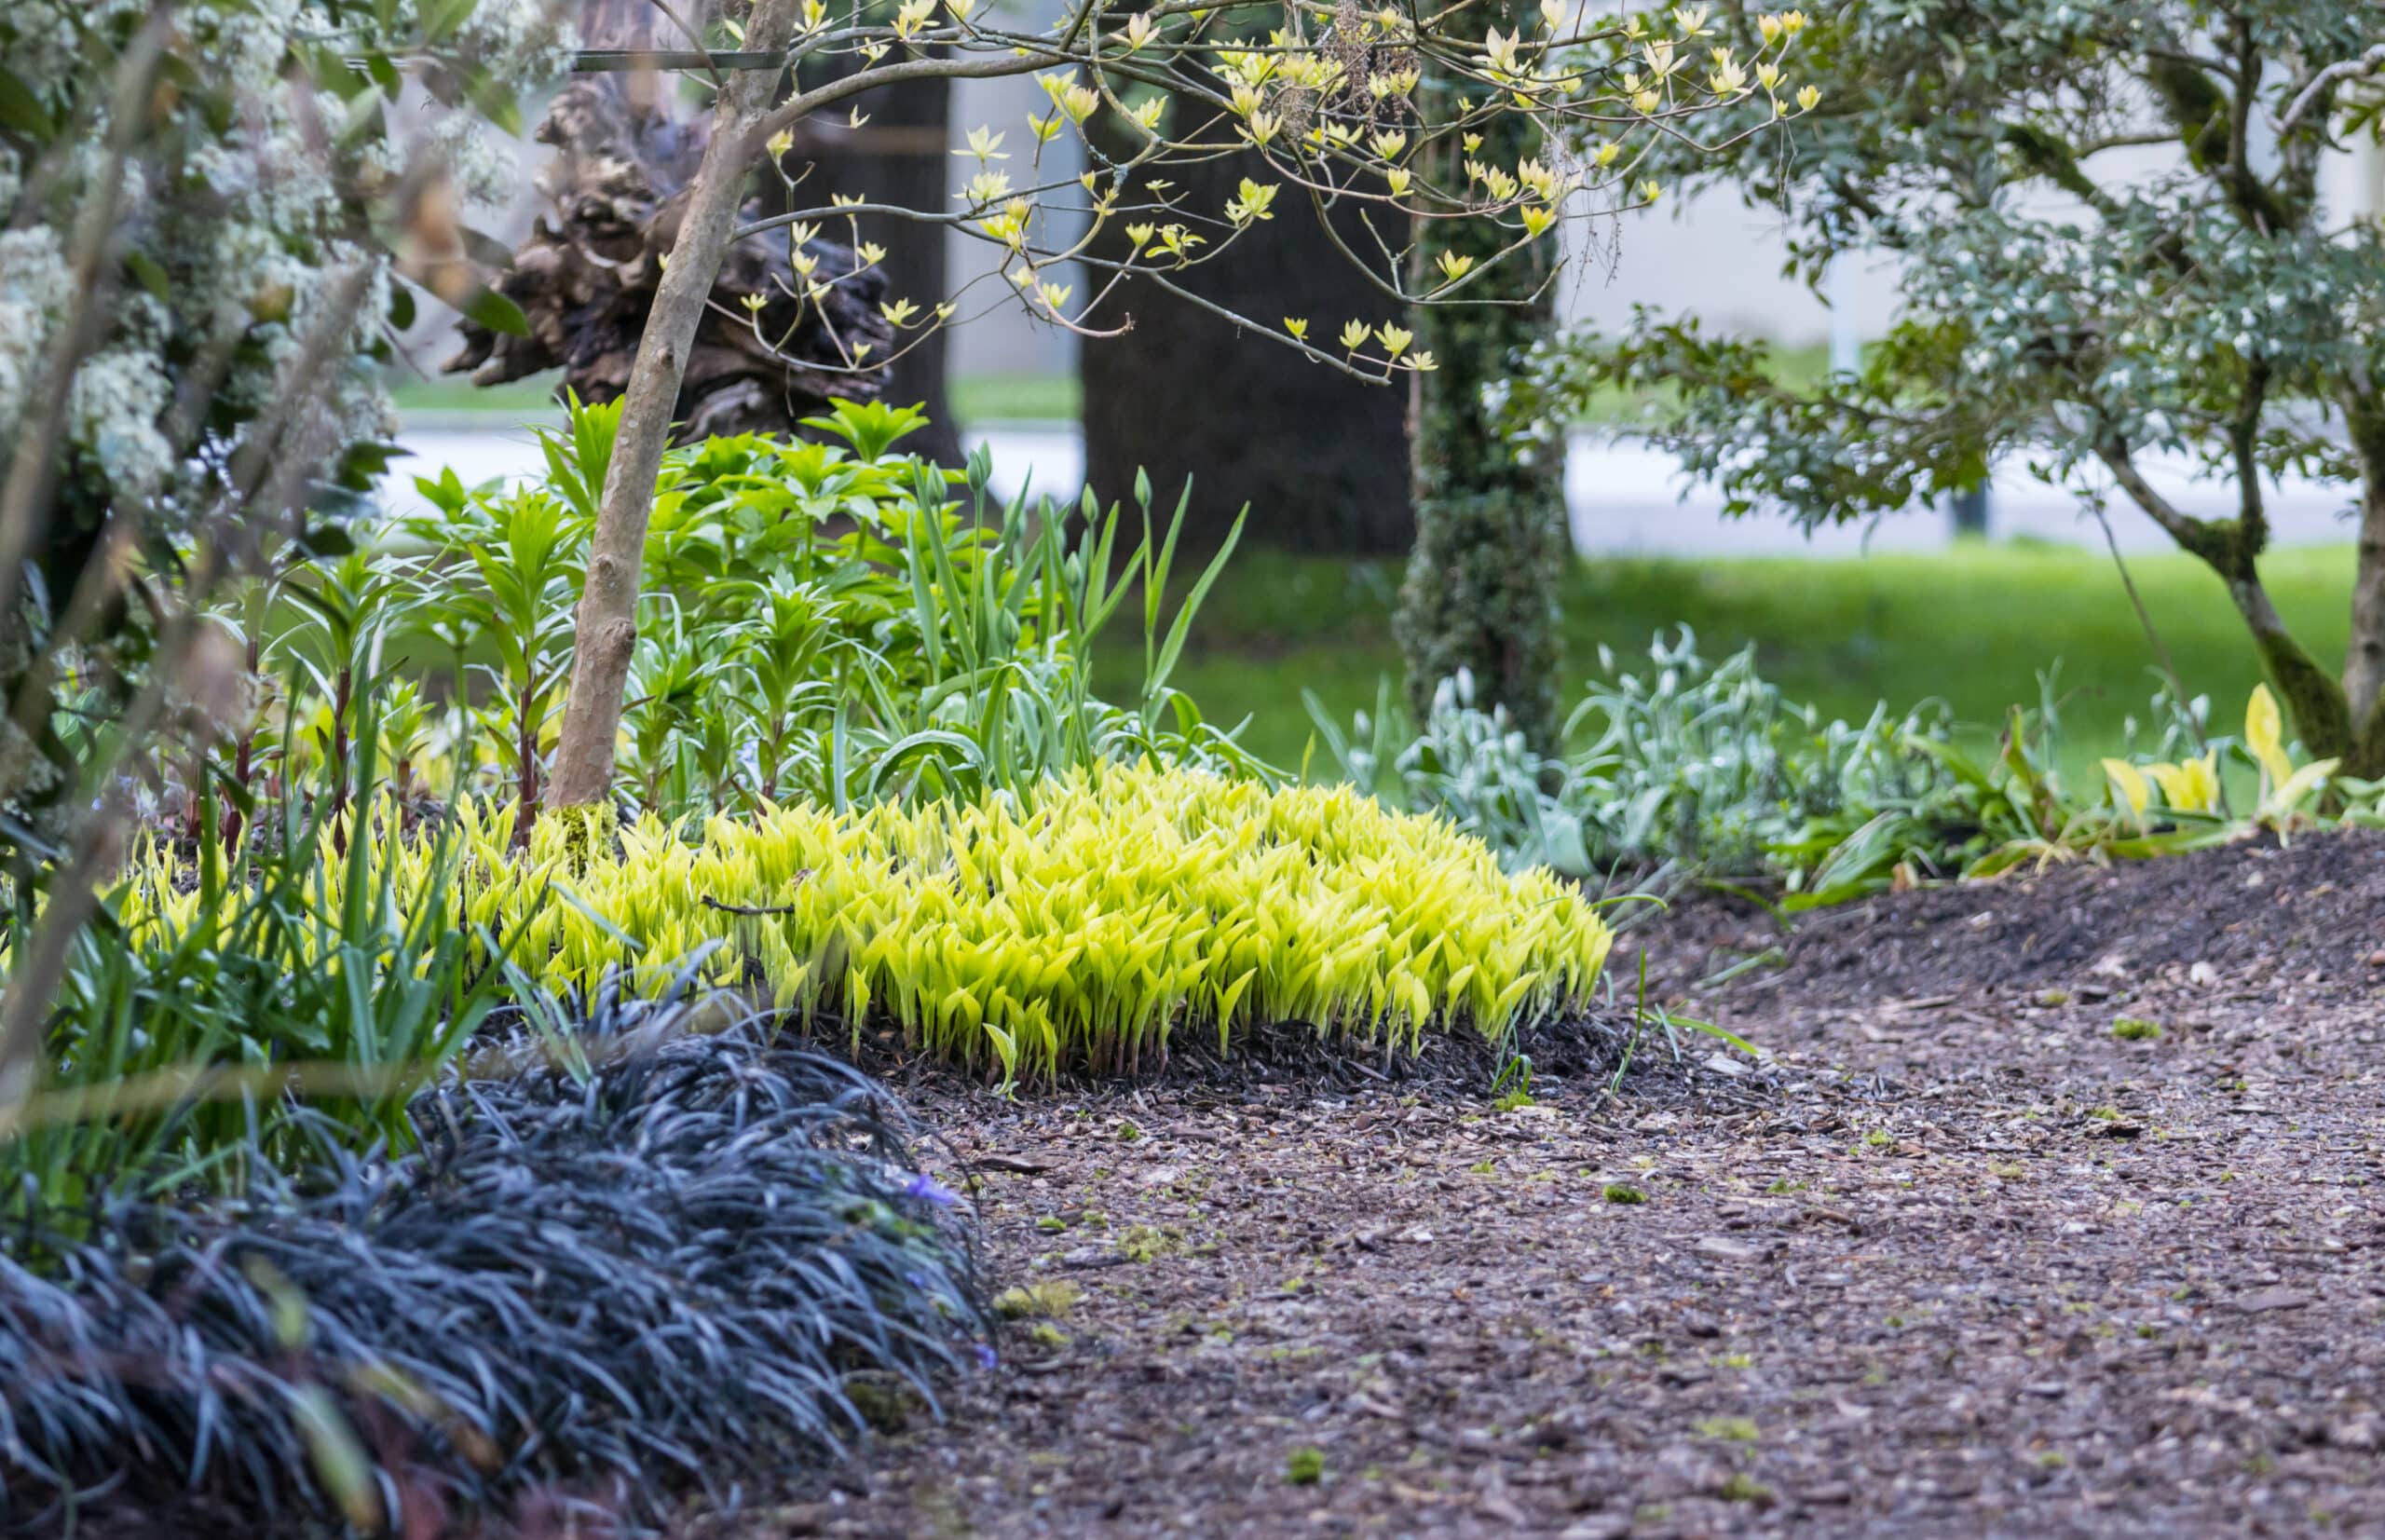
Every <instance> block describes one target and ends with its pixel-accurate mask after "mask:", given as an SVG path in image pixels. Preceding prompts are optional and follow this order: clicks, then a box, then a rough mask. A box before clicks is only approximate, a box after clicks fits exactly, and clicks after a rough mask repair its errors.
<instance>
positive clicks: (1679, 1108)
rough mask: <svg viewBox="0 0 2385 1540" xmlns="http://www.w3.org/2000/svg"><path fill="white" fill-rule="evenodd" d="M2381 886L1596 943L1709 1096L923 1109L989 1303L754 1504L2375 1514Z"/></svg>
mask: <svg viewBox="0 0 2385 1540" xmlns="http://www.w3.org/2000/svg"><path fill="white" fill-rule="evenodd" d="M2380 868H2385V841H2379V840H2378V839H2375V838H2365V837H2358V836H2339V837H2327V838H2309V839H2302V840H2297V841H2296V843H2295V844H2294V846H2293V847H2292V848H2291V849H2289V850H2283V851H2282V850H2279V849H2277V848H2275V847H2274V846H2273V845H2269V844H2266V843H2251V842H2247V843H2244V844H2239V845H2234V846H2230V847H2228V848H2226V849H2223V850H2218V851H2214V852H2205V853H2203V854H2201V855H2196V856H2190V857H2183V858H2176V859H2174V860H2167V861H2161V862H2154V863H2148V864H2142V865H2120V866H2117V867H2113V868H2110V869H2108V870H2106V869H2096V868H2074V869H2065V870H2059V871H2055V872H2051V873H2049V874H2047V875H2046V876H2044V877H2042V878H2039V879H2036V880H2034V881H2027V880H2007V881H2002V882H1997V883H1993V884H1985V885H1973V886H1969V887H1964V888H1956V889H1942V890H1932V891H1927V892H1921V893H1903V894H1893V895H1887V896H1883V897H1881V898H1878V899H1875V900H1873V901H1871V902H1870V903H1868V904H1866V905H1864V906H1860V907H1859V908H1853V909H1848V910H1846V911H1843V912H1838V913H1833V914H1828V915H1823V916H1818V917H1808V918H1807V919H1806V920H1804V921H1803V923H1802V925H1801V928H1800V929H1799V930H1798V931H1797V932H1796V933H1795V934H1792V935H1791V936H1789V937H1788V938H1787V940H1786V941H1785V943H1781V954H1782V956H1781V961H1779V963H1778V964H1777V965H1775V964H1766V965H1765V966H1763V967H1757V968H1750V969H1746V970H1743V971H1741V972H1739V973H1738V974H1737V976H1735V977H1733V978H1731V979H1729V980H1728V981H1727V982H1724V983H1721V984H1719V985H1715V986H1712V987H1710V988H1704V989H1697V988H1693V987H1691V986H1692V985H1693V984H1694V982H1695V981H1696V980H1697V979H1700V978H1704V977H1707V976H1709V975H1710V974H1713V973H1715V972H1717V971H1719V970H1720V969H1721V968H1723V967H1725V966H1727V965H1728V964H1729V963H1730V962H1731V961H1734V960H1735V959H1736V958H1737V957H1741V956H1745V955H1747V954H1748V953H1750V952H1751V951H1753V952H1762V951H1763V950H1765V949H1766V948H1768V947H1771V946H1773V945H1775V944H1776V942H1779V936H1778V934H1777V933H1775V932H1773V931H1772V927H1771V922H1770V921H1769V920H1765V919H1764V917H1763V916H1762V915H1761V914H1760V913H1754V914H1752V916H1751V913H1737V914H1735V913H1732V912H1730V911H1727V910H1726V909H1724V907H1722V906H1719V905H1707V904H1694V905H1690V906H1685V907H1684V908H1683V909H1681V910H1679V911H1677V912H1676V913H1675V914H1674V915H1673V916H1672V917H1670V920H1664V921H1659V922H1658V923H1656V924H1654V925H1652V926H1650V927H1647V928H1646V929H1645V930H1644V931H1642V930H1634V931H1632V932H1629V933H1627V934H1626V935H1625V936H1624V937H1622V938H1621V940H1620V943H1619V947H1618V951H1619V954H1620V956H1621V958H1622V959H1624V960H1625V961H1627V962H1628V961H1629V957H1630V955H1631V951H1632V948H1633V947H1635V946H1637V945H1640V944H1642V942H1643V940H1644V941H1645V943H1646V944H1648V945H1650V946H1651V947H1653V948H1654V956H1653V958H1652V976H1654V977H1656V978H1660V979H1662V980H1664V981H1665V984H1666V988H1667V989H1668V990H1669V991H1670V992H1671V993H1672V994H1674V995H1675V996H1676V997H1678V998H1679V1000H1680V1002H1681V1003H1682V1005H1683V1008H1684V1009H1686V1010H1688V1011H1690V1012H1691V1013H1692V1014H1703V1015H1710V1016H1711V1017H1712V1018H1713V1019H1715V1020H1717V1021H1719V1022H1720V1023H1722V1024H1723V1025H1724V1026H1727V1027H1729V1028H1731V1029H1734V1030H1736V1031H1738V1032H1741V1033H1743V1034H1745V1035H1747V1036H1749V1037H1751V1038H1752V1039H1754V1040H1756V1041H1757V1042H1759V1043H1761V1044H1762V1045H1764V1046H1765V1048H1766V1049H1767V1050H1769V1052H1770V1053H1771V1054H1772V1055H1773V1056H1775V1059H1776V1067H1777V1070H1778V1073H1777V1074H1776V1075H1774V1076H1773V1077H1771V1078H1770V1079H1769V1081H1768V1082H1767V1083H1765V1084H1764V1085H1763V1086H1762V1087H1761V1089H1760V1093H1757V1094H1751V1091H1750V1090H1749V1088H1748V1086H1747V1083H1748V1082H1750V1081H1753V1080H1756V1079H1757V1078H1758V1077H1755V1076H1744V1077H1740V1076H1731V1075H1728V1074H1725V1073H1723V1072H1721V1071H1719V1070H1718V1071H1714V1072H1712V1073H1711V1074H1709V1075H1707V1076H1705V1077H1703V1079H1704V1081H1705V1085H1704V1086H1697V1085H1693V1086H1692V1087H1691V1088H1690V1089H1689V1090H1687V1091H1686V1092H1685V1093H1684V1094H1682V1095H1679V1096H1667V1097H1657V1098H1654V1099H1644V1100H1643V1099H1641V1098H1639V1097H1635V1096H1634V1095H1633V1094H1632V1090H1631V1088H1630V1087H1629V1085H1627V1087H1626V1089H1625V1092H1624V1094H1623V1095H1622V1096H1621V1097H1619V1098H1613V1097H1608V1096H1607V1094H1606V1089H1605V1085H1604V1083H1603V1082H1602V1081H1601V1079H1600V1077H1598V1076H1596V1075H1587V1076H1584V1075H1575V1076H1570V1077H1568V1076H1559V1077H1555V1078H1556V1080H1557V1081H1558V1082H1559V1083H1556V1084H1551V1083H1546V1082H1544V1083H1542V1084H1541V1085H1540V1086H1538V1087H1537V1092H1538V1095H1537V1097H1536V1100H1535V1101H1534V1102H1533V1104H1532V1105H1529V1106H1521V1107H1516V1108H1512V1109H1510V1110H1507V1111H1500V1110H1499V1109H1498V1107H1497V1106H1496V1104H1495V1102H1494V1101H1493V1099H1492V1097H1490V1095H1489V1094H1488V1092H1487V1091H1481V1092H1478V1093H1477V1094H1476V1096H1475V1097H1473V1099H1472V1100H1470V1101H1469V1100H1467V1099H1465V1098H1462V1097H1445V1096H1437V1095H1432V1094H1427V1093H1426V1092H1425V1091H1424V1090H1421V1089H1420V1088H1418V1087H1416V1086H1412V1085H1402V1084H1397V1083H1385V1084H1359V1085H1353V1084H1350V1083H1344V1082H1339V1081H1333V1080H1330V1079H1318V1078H1315V1077H1309V1078H1303V1077H1302V1076H1301V1075H1299V1074H1296V1073H1291V1072H1282V1071H1274V1070H1268V1071H1264V1072H1262V1073H1261V1074H1258V1075H1256V1076H1255V1077H1254V1078H1253V1079H1251V1080H1250V1081H1248V1082H1247V1083H1244V1084H1243V1085H1242V1086H1240V1087H1239V1088H1229V1087H1226V1086H1223V1085H1220V1084H1219V1083H1213V1082H1211V1081H1208V1080H1206V1079H1205V1078H1201V1077H1187V1078H1184V1079H1180V1080H1179V1079H1174V1078H1171V1079H1170V1080H1169V1081H1167V1082H1165V1083H1158V1084H1146V1085H1141V1086H1135V1087H1122V1088H1119V1089H1117V1090H1114V1091H1111V1092H1108V1093H1105V1094H1102V1095H1098V1096H1094V1095H1088V1094H1082V1093H1080V1094H1074V1095H1067V1096H1063V1097H1057V1098H1043V1099H1029V1100H1023V1101H1021V1102H1019V1103H1015V1104H1003V1103H1000V1102H997V1101H995V1100H992V1099H990V1098H988V1097H983V1096H979V1095H974V1094H963V1093H958V1092H954V1093H949V1094H937V1093H935V1092H933V1091H929V1092H927V1093H926V1095H927V1096H928V1098H929V1102H930V1106H929V1108H928V1112H929V1115H930V1118H931V1121H933V1122H935V1123H937V1124H940V1125H941V1126H942V1128H943V1129H944V1131H945V1133H946V1135H947V1138H949V1140H950V1142H951V1147H952V1149H953V1151H954V1152H955V1153H956V1157H957V1159H958V1161H959V1162H960V1163H961V1165H957V1166H956V1167H955V1169H954V1170H953V1171H948V1172H947V1173H946V1175H947V1178H948V1179H957V1178H958V1177H959V1175H960V1174H961V1171H962V1170H965V1171H966V1173H967V1174H968V1176H969V1177H970V1178H971V1179H973V1180H974V1182H975V1183H976V1184H977V1188H978V1196H979V1198H980V1201H981V1203H982V1205H983V1207H984V1212H985V1215H986V1220H987V1224H988V1265H989V1268H990V1270H991V1273H992V1275H993V1278H994V1282H995V1286H996V1287H997V1288H1005V1287H1007V1288H1024V1289H1025V1290H1027V1293H1026V1294H1025V1295H1024V1296H1020V1297H1014V1298H1013V1300H1012V1306H1013V1309H1014V1310H1017V1311H1022V1312H1023V1315H1022V1316H1021V1318H1020V1319H1019V1320H1018V1321H1017V1322H1016V1323H1015V1325H1014V1327H1013V1328H1012V1329H1011V1330H1010V1331H1009V1332H1008V1334H1007V1340H1006V1341H1005V1342H1004V1343H1003V1353H1004V1367H1003V1370H1002V1372H1001V1373H1000V1374H998V1375H996V1376H993V1377H991V1378H989V1379H988V1380H987V1381H985V1382H982V1383H979V1384H977V1385H976V1386H975V1387H974V1389H973V1390H972V1391H971V1392H970V1394H969V1398H967V1399H965V1400H964V1401H963V1402H962V1404H961V1407H960V1408H959V1410H958V1413H957V1417H958V1422H957V1426H956V1427H955V1428H954V1429H952V1430H950V1431H935V1430H928V1429H920V1430H917V1431H915V1432H914V1433H913V1434H911V1435H908V1436H906V1437H905V1438H901V1439H898V1440H897V1441H895V1442H894V1443H893V1444H892V1445H890V1446H888V1447H886V1448H883V1449H881V1450H880V1451H878V1452H877V1453H876V1454H875V1455H873V1456H870V1457H868V1458H867V1459H866V1460H865V1463H863V1464H861V1465H856V1466H853V1467H851V1468H849V1469H848V1470H846V1471H845V1472H844V1473H842V1474H841V1475H840V1476H839V1477H838V1483H839V1484H838V1485H836V1486H833V1487H823V1488H821V1489H818V1490H816V1491H814V1492H811V1493H809V1494H808V1496H807V1499H806V1500H805V1501H803V1502H801V1503H798V1504H797V1505H795V1506H791V1507H788V1508H785V1509H784V1510H782V1511H779V1512H777V1513H775V1514H774V1515H773V1517H772V1519H771V1520H770V1528H769V1529H768V1530H767V1533H835V1534H865V1535H875V1534H884V1535H894V1534H925V1533H977V1534H987V1535H997V1536H1000V1535H1061V1534H1068V1535H1078V1534H1119V1535H1126V1534H1163V1533H1187V1534H1202V1535H1228V1534H1248V1535H1261V1534H1264V1535H1278V1534H1283V1533H1320V1534H1335V1533H1431V1534H1510V1533H1512V1534H1571V1535H1577V1536H1591V1535H1619V1534H1624V1533H1632V1534H1694V1533H1716V1532H1727V1533H1766V1532H1792V1533H1825V1532H1826V1533H1883V1534H1885V1533H1915V1532H1916V1531H1922V1532H1928V1533H1982V1532H1997V1533H2183V1532H2188V1531H2194V1532H2202V1533H2213V1532H2222V1531H2242V1530H2245V1529H2248V1528H2267V1529H2269V1530H2270V1531H2272V1532H2304V1531H2308V1530H2310V1529H2313V1528H2316V1527H2319V1526H2321V1525H2328V1524H2332V1525H2335V1526H2338V1527H2345V1528H2349V1529H2353V1530H2357V1529H2360V1528H2363V1527H2365V1526H2373V1525H2376V1524H2378V1523H2385V1479H2380V1472H2379V1468H2378V1460H2379V1451H2380V1450H2385V1348H2379V1347H2378V1345H2377V1344H2378V1342H2380V1340H2385V1335H2381V1334H2380V1331H2379V1328H2380V1326H2385V1270H2381V1269H2380V1266H2379V1251H2378V1247H2379V1246H2380V1244H2385V1228H2380V1226H2379V1224H2378V1220H2377V1219H2376V1217H2375V1214H2374V1211H2373V1206H2372V1205H2371V1204H2370V1203H2369V1202H2368V1200H2367V1197H2366V1192H2367V1189H2368V1188H2369V1187H2370V1186H2371V1185H2373V1184H2374V1182H2375V1181H2376V1180H2377V1179H2378V1175H2379V1172H2380V1165H2385V1157H2380V1152H2379V1145H2378V1136H2377V1134H2376V1132H2375V1129H2376V1126H2377V1121H2378V1120H2377V1117H2376V1110H2377V1104H2378V1080H2377V1076H2378V1039H2379V1036H2380V1033H2385V1021H2380V1020H2379V1018H2378V1012H2377V1009H2376V1003H2377V1000H2378V995H2379V993H2380V992H2385V967H2377V966H2374V965H2372V964H2370V963H2368V962H2367V961H2366V953H2365V951H2363V950H2362V947H2363V946H2364V945H2365V947H2370V948H2373V947H2376V946H2377V945H2378V944H2379V943H2378V937H2379V936H2380V934H2385V887H2380V882H2381V881H2385V879H2380V875H2379V874H2380ZM2254 879H2258V881H2257V882H2256V881H2255V880H2254ZM2330 884H2332V886H2330ZM2280 894H2285V895H2287V896H2285V897H2283V899H2281V898H2280V897H2279V895H2280ZM2255 902H2257V903H2258V904H2259V905H2260V906H2261V907H2259V908H2257V909H2256V908H2254V907H2253V906H2252V905H2253V903H2255ZM1980 915H1991V916H1993V917H1994V918H1993V919H1990V920H1975V917H1977V916H1980ZM2231 925H2232V926H2237V927H2238V929H2236V930H2233V931H2231V930H2230V929H2228V927H2229V926H2231ZM2032 938H2036V939H2034V940H2033V939H2032ZM2198 938H2203V939H2202V940H2200V941H2199V940H2198ZM1750 942H1752V943H1753V945H1752V946H1751V945H1749V943H1750ZM2198 964H2201V967H2198V966H2197V965H2198ZM2121 1017H2127V1018H2129V1019H2131V1020H2134V1021H2140V1022H2145V1023H2148V1024H2150V1025H2152V1026H2154V1027H2157V1028H2158V1029H2160V1035H2159V1036H2151V1035H2141V1034H2136V1033H2131V1034H2130V1035H2125V1036H2124V1035H2120V1034H2119V1033H2117V1032H2116V1031H2115V1024H2116V1021H2117V1020H2118V1019H2119V1018H2121ZM1692 1041H1693V1042H1694V1043H1697V1046H1695V1047H1693V1048H1692V1050H1691V1052H1692V1053H1693V1054H1697V1055H1703V1054H1704V1053H1706V1052H1707V1049H1708V1046H1710V1045H1709V1044H1708V1043H1707V1040H1703V1039H1696V1040H1692ZM1724 1083H1727V1085H1725V1084H1724ZM1634 1194H1636V1195H1637V1196H1638V1197H1640V1198H1642V1199H1644V1201H1640V1202H1633V1201H1629V1198H1630V1197H1631V1196H1632V1195H1634ZM756 1533H762V1532H760V1531H757V1532H756Z"/></svg>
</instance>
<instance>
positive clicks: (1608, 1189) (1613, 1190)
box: [1601, 1181, 1648, 1204]
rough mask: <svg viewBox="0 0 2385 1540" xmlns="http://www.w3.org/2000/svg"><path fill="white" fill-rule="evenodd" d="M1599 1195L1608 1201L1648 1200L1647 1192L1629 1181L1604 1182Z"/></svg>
mask: <svg viewBox="0 0 2385 1540" xmlns="http://www.w3.org/2000/svg"><path fill="white" fill-rule="evenodd" d="M1601 1196H1603V1197H1604V1198H1605V1199H1606V1201H1607V1202H1609V1203H1620V1204H1634V1203H1646V1202H1647V1201H1648V1194H1647V1193H1645V1192H1642V1191H1640V1189H1638V1188H1636V1187H1634V1186H1632V1185H1631V1184H1630V1183H1629V1182H1620V1181H1611V1182H1609V1183H1607V1184H1606V1186H1605V1188H1604V1189H1603V1190H1602V1192H1601Z"/></svg>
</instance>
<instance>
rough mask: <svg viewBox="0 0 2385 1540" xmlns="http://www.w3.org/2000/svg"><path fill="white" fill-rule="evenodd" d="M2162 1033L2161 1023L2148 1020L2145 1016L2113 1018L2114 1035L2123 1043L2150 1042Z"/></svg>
mask: <svg viewBox="0 0 2385 1540" xmlns="http://www.w3.org/2000/svg"><path fill="white" fill-rule="evenodd" d="M2160 1035H2161V1028H2160V1023H2158V1022H2151V1021H2147V1020H2146V1019H2145V1018H2144V1017H2143V1016H2114V1017H2113V1018H2112V1036H2114V1037H2116V1038H2118V1039H2119V1040H2120V1041H2121V1042H2122V1043H2150V1042H2152V1041H2153V1040H2154V1039H2155V1038H2158V1037H2160Z"/></svg>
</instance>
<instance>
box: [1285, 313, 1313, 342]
mask: <svg viewBox="0 0 2385 1540" xmlns="http://www.w3.org/2000/svg"><path fill="white" fill-rule="evenodd" d="M1284 330H1285V331H1287V332H1289V333H1290V334H1292V339H1293V340H1294V341H1295V342H1306V341H1307V340H1308V318H1307V317H1305V316H1286V317H1285V318H1284Z"/></svg>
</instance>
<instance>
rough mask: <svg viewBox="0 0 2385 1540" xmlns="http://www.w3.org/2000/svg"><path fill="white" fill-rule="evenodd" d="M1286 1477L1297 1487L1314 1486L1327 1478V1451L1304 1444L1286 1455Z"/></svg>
mask: <svg viewBox="0 0 2385 1540" xmlns="http://www.w3.org/2000/svg"><path fill="white" fill-rule="evenodd" d="M1284 1479H1285V1480H1286V1481H1288V1482H1289V1483H1290V1484H1291V1485H1293V1486H1296V1487H1313V1486H1315V1485H1316V1484H1317V1483H1318V1482H1319V1481H1322V1480H1323V1479H1325V1451H1323V1450H1321V1449H1318V1448H1316V1447H1315V1445H1313V1444H1302V1446H1301V1447H1300V1448H1298V1449H1296V1450H1294V1451H1291V1452H1290V1453H1289V1454H1288V1455H1286V1456H1285V1457H1284Z"/></svg>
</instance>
